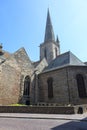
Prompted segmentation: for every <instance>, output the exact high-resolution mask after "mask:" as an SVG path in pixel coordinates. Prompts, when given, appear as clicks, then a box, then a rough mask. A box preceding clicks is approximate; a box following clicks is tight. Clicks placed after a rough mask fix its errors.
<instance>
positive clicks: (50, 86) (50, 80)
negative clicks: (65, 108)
mask: <svg viewBox="0 0 87 130" xmlns="http://www.w3.org/2000/svg"><path fill="white" fill-rule="evenodd" d="M47 84H48V98H53V78H48V80H47Z"/></svg>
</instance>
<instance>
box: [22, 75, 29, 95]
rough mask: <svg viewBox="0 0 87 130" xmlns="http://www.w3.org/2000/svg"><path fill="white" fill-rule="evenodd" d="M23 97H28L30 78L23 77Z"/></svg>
mask: <svg viewBox="0 0 87 130" xmlns="http://www.w3.org/2000/svg"><path fill="white" fill-rule="evenodd" d="M23 95H26V96H29V95H30V78H29V76H26V77H25V80H24V93H23Z"/></svg>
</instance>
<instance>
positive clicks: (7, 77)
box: [0, 10, 87, 105]
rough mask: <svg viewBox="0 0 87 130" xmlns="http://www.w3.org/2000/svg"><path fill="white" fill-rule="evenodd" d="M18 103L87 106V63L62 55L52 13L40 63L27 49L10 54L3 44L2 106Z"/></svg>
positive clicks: (0, 68) (0, 65)
mask: <svg viewBox="0 0 87 130" xmlns="http://www.w3.org/2000/svg"><path fill="white" fill-rule="evenodd" d="M15 103H22V104H26V105H29V104H38V103H57V104H59V105H65V104H67V105H68V104H86V103H87V64H86V63H83V62H82V61H81V60H79V59H78V58H77V57H76V56H75V55H74V54H73V53H72V52H70V51H69V52H65V53H63V54H60V42H59V39H58V37H57V38H56V40H55V35H54V31H53V26H52V22H51V17H50V13H49V10H48V12H47V20H46V29H45V37H44V42H43V43H42V44H40V60H39V61H37V62H32V61H31V60H30V58H29V57H28V55H27V53H26V51H25V49H24V48H20V49H19V50H17V51H16V52H14V53H13V54H10V53H9V52H7V51H4V50H3V47H2V45H0V105H10V104H15Z"/></svg>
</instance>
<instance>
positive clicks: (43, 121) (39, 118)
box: [0, 113, 87, 130]
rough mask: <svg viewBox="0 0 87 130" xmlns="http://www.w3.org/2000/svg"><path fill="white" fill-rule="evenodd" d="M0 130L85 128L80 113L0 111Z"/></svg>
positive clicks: (86, 117)
mask: <svg viewBox="0 0 87 130" xmlns="http://www.w3.org/2000/svg"><path fill="white" fill-rule="evenodd" d="M0 130H87V113H85V114H82V115H78V114H75V115H58V114H57V115H56V114H55V115H54V114H19V113H18V114H16V113H15V114H13V113H0Z"/></svg>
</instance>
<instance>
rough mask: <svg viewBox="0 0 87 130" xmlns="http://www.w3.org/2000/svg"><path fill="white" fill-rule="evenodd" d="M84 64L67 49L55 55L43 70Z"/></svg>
mask: <svg viewBox="0 0 87 130" xmlns="http://www.w3.org/2000/svg"><path fill="white" fill-rule="evenodd" d="M69 65H73V66H86V64H84V63H83V62H82V61H81V60H79V59H78V58H77V57H76V56H75V55H74V54H73V53H72V52H70V51H68V52H66V53H64V54H61V55H59V56H57V58H56V59H54V60H53V61H52V62H51V63H50V64H49V65H48V66H47V67H46V68H45V70H44V71H49V70H51V69H56V68H61V67H64V66H69Z"/></svg>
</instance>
